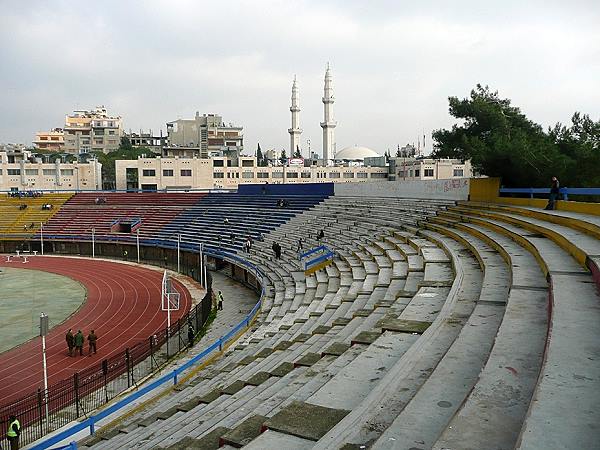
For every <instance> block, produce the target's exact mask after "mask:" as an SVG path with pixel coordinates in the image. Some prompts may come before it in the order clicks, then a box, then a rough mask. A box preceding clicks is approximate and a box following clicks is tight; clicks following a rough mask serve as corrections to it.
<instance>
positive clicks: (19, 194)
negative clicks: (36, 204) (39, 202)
mask: <svg viewBox="0 0 600 450" xmlns="http://www.w3.org/2000/svg"><path fill="white" fill-rule="evenodd" d="M42 195H44V193H43V192H42V191H16V192H9V193H8V196H9V197H10V198H38V197H41V196H42Z"/></svg>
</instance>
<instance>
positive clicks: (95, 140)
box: [94, 139, 104, 145]
mask: <svg viewBox="0 0 600 450" xmlns="http://www.w3.org/2000/svg"><path fill="white" fill-rule="evenodd" d="M102 144H104V139H94V145H102Z"/></svg>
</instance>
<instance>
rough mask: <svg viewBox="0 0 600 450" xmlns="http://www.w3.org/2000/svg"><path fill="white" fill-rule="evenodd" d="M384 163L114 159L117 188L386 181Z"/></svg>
mask: <svg viewBox="0 0 600 450" xmlns="http://www.w3.org/2000/svg"><path fill="white" fill-rule="evenodd" d="M387 178H388V168H387V167H364V166H362V167H357V166H353V167H348V166H330V167H324V166H310V167H303V166H272V167H257V162H256V158H255V157H253V156H242V157H239V159H238V160H237V161H235V160H232V159H230V158H227V157H214V158H139V159H137V160H117V161H116V184H117V186H116V188H117V189H147V190H186V189H236V188H237V187H238V185H240V184H245V183H246V184H251V183H269V184H281V183H331V182H335V183H360V182H365V181H386V180H387Z"/></svg>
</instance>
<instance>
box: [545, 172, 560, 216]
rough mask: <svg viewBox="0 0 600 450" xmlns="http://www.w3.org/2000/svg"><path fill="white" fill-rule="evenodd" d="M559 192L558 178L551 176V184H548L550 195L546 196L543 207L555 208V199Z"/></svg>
mask: <svg viewBox="0 0 600 450" xmlns="http://www.w3.org/2000/svg"><path fill="white" fill-rule="evenodd" d="M559 193H560V182H559V181H558V178H556V177H552V185H551V186H550V197H549V198H548V204H547V205H546V207H545V208H544V209H548V210H551V209H555V208H556V200H558V194H559Z"/></svg>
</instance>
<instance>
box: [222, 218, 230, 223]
mask: <svg viewBox="0 0 600 450" xmlns="http://www.w3.org/2000/svg"><path fill="white" fill-rule="evenodd" d="M223 225H229V219H228V218H227V217H225V219H224V220H223Z"/></svg>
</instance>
